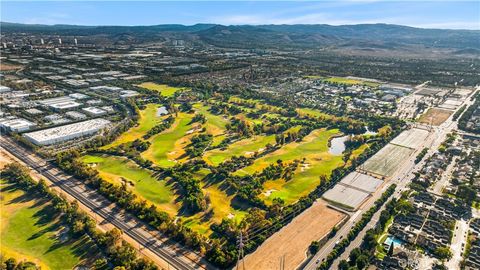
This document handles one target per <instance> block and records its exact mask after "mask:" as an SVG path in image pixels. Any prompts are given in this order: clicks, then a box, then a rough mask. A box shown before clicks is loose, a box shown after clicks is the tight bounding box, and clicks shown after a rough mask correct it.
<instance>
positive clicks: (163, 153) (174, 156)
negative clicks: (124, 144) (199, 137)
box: [142, 113, 195, 167]
mask: <svg viewBox="0 0 480 270" xmlns="http://www.w3.org/2000/svg"><path fill="white" fill-rule="evenodd" d="M192 118H193V114H188V113H179V114H178V116H177V117H176V118H175V122H174V123H173V125H172V126H171V127H170V128H169V129H167V130H165V131H163V132H161V133H159V134H157V135H155V136H153V137H151V138H150V139H149V141H150V142H151V143H152V145H150V147H149V148H148V149H147V150H146V151H145V152H143V153H142V157H143V158H145V159H148V160H151V161H152V162H153V163H155V164H156V165H158V166H161V167H171V166H173V165H175V164H176V163H177V162H178V161H179V159H185V157H184V154H185V149H184V147H185V146H187V145H188V144H189V138H190V137H191V136H193V134H194V133H195V132H193V125H192V123H191V121H192Z"/></svg>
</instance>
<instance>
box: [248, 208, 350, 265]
mask: <svg viewBox="0 0 480 270" xmlns="http://www.w3.org/2000/svg"><path fill="white" fill-rule="evenodd" d="M344 217H345V215H344V214H342V213H340V212H338V211H336V210H333V209H331V208H328V207H327V204H326V203H325V202H324V201H317V202H315V203H314V204H313V205H312V206H311V207H310V208H308V209H307V210H305V211H304V212H303V213H302V214H300V215H299V216H298V217H296V218H295V219H294V220H293V221H292V222H290V223H289V224H288V225H287V226H285V227H283V228H282V229H281V230H280V231H278V232H277V233H275V234H274V235H272V236H271V237H270V238H268V239H267V240H266V241H265V242H264V243H263V244H262V245H261V246H260V247H259V248H258V249H257V250H256V251H255V252H254V253H252V254H249V255H248V256H247V257H245V267H246V268H247V269H265V270H267V269H278V267H279V265H280V257H282V256H285V269H295V268H296V267H297V266H298V265H300V264H301V263H302V262H303V261H304V260H305V259H306V255H307V249H308V247H309V245H310V244H311V243H312V241H314V240H319V239H321V238H322V237H323V236H325V235H326V234H328V233H329V232H330V230H331V229H332V228H333V227H334V226H335V225H337V224H338V223H339V222H340V221H341V220H342V219H343V218H344Z"/></svg>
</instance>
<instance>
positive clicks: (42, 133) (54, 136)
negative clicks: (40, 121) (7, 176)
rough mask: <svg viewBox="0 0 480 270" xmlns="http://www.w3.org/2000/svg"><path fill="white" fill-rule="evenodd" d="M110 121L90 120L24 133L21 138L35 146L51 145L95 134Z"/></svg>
mask: <svg viewBox="0 0 480 270" xmlns="http://www.w3.org/2000/svg"><path fill="white" fill-rule="evenodd" d="M108 124H110V121H108V120H106V119H101V118H100V119H92V120H87V121H83V122H78V123H74V124H69V125H64V126H60V127H54V128H49V129H44V130H39V131H34V132H30V133H26V134H24V135H23V136H24V137H25V138H27V139H28V140H30V141H31V142H33V143H34V144H37V145H51V144H57V143H61V142H65V141H68V140H72V139H76V138H80V137H83V136H88V135H92V134H95V133H97V132H98V131H100V130H102V129H103V128H105V127H106V126H107V125H108Z"/></svg>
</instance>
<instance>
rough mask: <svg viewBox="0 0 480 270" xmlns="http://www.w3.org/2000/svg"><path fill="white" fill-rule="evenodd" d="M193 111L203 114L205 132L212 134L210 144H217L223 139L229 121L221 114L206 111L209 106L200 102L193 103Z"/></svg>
mask: <svg viewBox="0 0 480 270" xmlns="http://www.w3.org/2000/svg"><path fill="white" fill-rule="evenodd" d="M193 108H195V111H197V112H198V113H201V114H203V115H204V116H205V119H206V120H207V122H206V123H205V128H206V130H207V133H209V134H212V135H213V143H212V145H214V146H215V145H218V144H219V143H221V142H222V140H223V139H225V132H226V127H225V126H226V125H227V123H228V122H229V121H228V119H227V118H225V117H224V116H223V115H216V114H213V113H211V112H209V111H208V109H209V108H210V107H209V106H205V105H203V104H202V103H196V104H194V105H193Z"/></svg>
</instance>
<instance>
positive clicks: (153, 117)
mask: <svg viewBox="0 0 480 270" xmlns="http://www.w3.org/2000/svg"><path fill="white" fill-rule="evenodd" d="M159 107H160V105H158V104H148V105H147V106H146V108H145V109H143V110H141V111H140V119H139V121H138V125H136V126H134V127H132V128H131V129H129V130H128V131H127V132H124V133H123V134H122V135H120V136H119V137H118V138H117V139H116V140H115V141H114V142H112V143H111V144H109V145H106V146H104V147H103V149H107V148H111V147H115V146H118V145H120V144H122V143H127V142H132V141H134V140H136V139H139V138H141V137H142V136H143V135H145V134H146V133H147V132H148V131H149V130H150V129H152V128H153V127H154V126H155V125H156V124H157V123H159V122H160V121H161V119H162V118H161V117H158V116H157V110H158V108H159Z"/></svg>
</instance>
